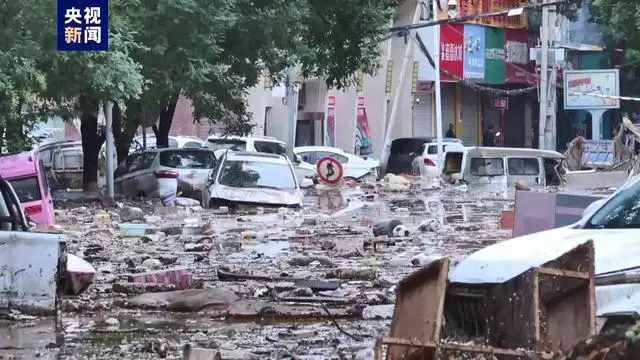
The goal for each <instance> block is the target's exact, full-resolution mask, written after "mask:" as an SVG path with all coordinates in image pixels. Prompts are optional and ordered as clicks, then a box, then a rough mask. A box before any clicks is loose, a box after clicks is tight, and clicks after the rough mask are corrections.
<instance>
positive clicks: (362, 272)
mask: <svg viewBox="0 0 640 360" xmlns="http://www.w3.org/2000/svg"><path fill="white" fill-rule="evenodd" d="M325 277H326V278H328V279H341V280H364V281H373V280H375V279H377V278H378V272H377V271H376V269H375V268H341V269H336V270H333V271H329V272H327V273H326V275H325Z"/></svg>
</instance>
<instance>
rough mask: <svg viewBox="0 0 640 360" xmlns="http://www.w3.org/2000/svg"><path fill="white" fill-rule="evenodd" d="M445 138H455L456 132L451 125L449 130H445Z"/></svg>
mask: <svg viewBox="0 0 640 360" xmlns="http://www.w3.org/2000/svg"><path fill="white" fill-rule="evenodd" d="M445 137H448V138H451V139H455V137H456V131H455V129H454V127H453V124H451V123H450V124H449V130H447V134H446V135H445Z"/></svg>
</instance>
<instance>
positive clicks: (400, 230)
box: [391, 225, 411, 237]
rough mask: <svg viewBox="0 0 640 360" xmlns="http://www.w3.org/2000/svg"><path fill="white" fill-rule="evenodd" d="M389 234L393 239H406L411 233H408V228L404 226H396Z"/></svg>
mask: <svg viewBox="0 0 640 360" xmlns="http://www.w3.org/2000/svg"><path fill="white" fill-rule="evenodd" d="M391 234H393V237H408V236H409V235H411V231H409V228H408V227H406V226H404V225H398V226H396V227H394V228H393V231H392V232H391Z"/></svg>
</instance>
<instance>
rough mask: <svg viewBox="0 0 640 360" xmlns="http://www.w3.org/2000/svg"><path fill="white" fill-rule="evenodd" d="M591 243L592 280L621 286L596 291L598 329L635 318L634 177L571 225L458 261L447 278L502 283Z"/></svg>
mask: <svg viewBox="0 0 640 360" xmlns="http://www.w3.org/2000/svg"><path fill="white" fill-rule="evenodd" d="M588 240H593V244H594V248H595V274H596V279H600V280H602V279H603V278H604V277H605V276H606V277H607V278H622V281H617V282H613V283H611V284H608V285H597V286H596V317H597V323H598V330H599V331H602V330H605V329H606V328H608V327H609V326H612V325H616V324H621V323H622V324H629V323H635V322H636V321H637V320H638V319H640V283H638V282H637V281H635V282H629V281H625V280H624V278H627V277H629V278H633V277H634V276H635V277H636V278H637V275H638V272H639V271H640V177H636V178H635V179H633V180H630V181H629V182H627V183H626V184H625V185H624V186H622V187H621V188H620V189H618V190H617V191H616V192H615V193H614V194H613V195H611V196H610V197H609V198H608V199H602V200H597V201H596V202H594V203H592V206H589V207H587V208H586V209H585V210H584V212H583V217H582V219H581V220H580V221H578V222H577V223H575V224H573V225H569V226H565V227H561V228H557V229H552V230H547V231H543V232H539V233H534V234H529V235H526V236H521V237H517V238H514V239H510V240H506V241H503V242H500V243H497V244H494V245H491V246H489V247H486V248H484V249H481V250H479V251H477V252H475V253H473V254H471V255H469V256H468V257H467V258H465V259H463V260H462V261H461V262H460V263H458V265H456V266H455V268H454V269H453V270H452V271H451V272H450V274H449V282H450V283H451V284H453V285H454V286H456V287H457V288H469V289H471V288H477V287H484V286H487V285H492V284H499V283H504V282H506V281H508V280H510V279H512V278H514V277H516V276H518V275H520V274H522V273H524V272H525V271H527V270H528V269H530V268H531V267H536V266H541V265H543V264H545V263H547V262H548V261H551V260H553V259H555V258H557V257H559V256H561V255H562V254H563V253H565V252H567V251H569V250H571V249H573V248H575V247H576V246H578V245H580V244H583V243H585V242H587V241H588Z"/></svg>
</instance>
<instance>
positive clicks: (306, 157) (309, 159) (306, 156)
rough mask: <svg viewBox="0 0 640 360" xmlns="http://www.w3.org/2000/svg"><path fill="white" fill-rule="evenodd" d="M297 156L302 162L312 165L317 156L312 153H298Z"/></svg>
mask: <svg viewBox="0 0 640 360" xmlns="http://www.w3.org/2000/svg"><path fill="white" fill-rule="evenodd" d="M298 156H300V157H301V158H302V161H304V162H306V163H308V164H312V165H315V164H316V161H317V160H318V156H317V154H316V153H315V152H313V151H307V152H302V153H298Z"/></svg>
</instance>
